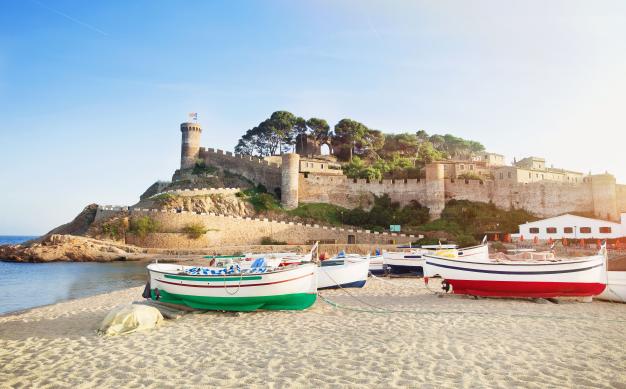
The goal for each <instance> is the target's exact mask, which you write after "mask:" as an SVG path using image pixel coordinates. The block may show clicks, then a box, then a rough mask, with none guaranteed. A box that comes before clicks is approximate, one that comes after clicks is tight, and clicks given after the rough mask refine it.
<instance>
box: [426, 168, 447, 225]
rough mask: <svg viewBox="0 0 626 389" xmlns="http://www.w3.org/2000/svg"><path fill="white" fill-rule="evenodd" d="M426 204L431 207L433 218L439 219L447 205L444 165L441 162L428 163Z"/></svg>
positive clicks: (431, 216)
mask: <svg viewBox="0 0 626 389" xmlns="http://www.w3.org/2000/svg"><path fill="white" fill-rule="evenodd" d="M425 189H426V193H425V196H424V197H425V199H426V201H425V204H424V205H425V206H427V207H428V208H429V209H430V218H431V220H434V219H438V218H439V217H440V216H441V212H443V209H444V208H445V206H446V199H445V191H446V188H445V181H444V167H443V164H440V163H431V164H428V165H426V188H425Z"/></svg>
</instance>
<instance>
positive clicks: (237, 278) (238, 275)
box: [146, 263, 316, 281]
mask: <svg viewBox="0 0 626 389" xmlns="http://www.w3.org/2000/svg"><path fill="white" fill-rule="evenodd" d="M151 265H161V264H160V263H151V264H149V265H148V266H146V269H148V271H150V272H155V273H159V274H167V275H173V276H181V277H221V278H224V279H226V278H227V277H231V278H233V279H234V280H235V281H236V280H239V279H240V278H241V277H249V276H264V275H271V274H277V273H283V272H286V271H292V270H298V268H299V267H300V266H310V265H313V266H316V265H315V264H313V263H302V264H299V265H297V267H294V268H289V266H283V267H279V268H277V269H276V270H275V271H269V272H265V273H236V274H178V273H172V272H164V271H159V270H154V269H151V268H150V266H151ZM167 265H171V264H169V263H168V264H167ZM181 266H183V267H201V266H188V265H181Z"/></svg>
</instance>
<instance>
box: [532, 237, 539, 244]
mask: <svg viewBox="0 0 626 389" xmlns="http://www.w3.org/2000/svg"><path fill="white" fill-rule="evenodd" d="M533 243H534V244H537V243H539V237H538V236H535V237H534V238H533Z"/></svg>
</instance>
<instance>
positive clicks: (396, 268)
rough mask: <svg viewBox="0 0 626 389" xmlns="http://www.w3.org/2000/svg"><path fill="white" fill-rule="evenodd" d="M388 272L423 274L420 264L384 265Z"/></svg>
mask: <svg viewBox="0 0 626 389" xmlns="http://www.w3.org/2000/svg"><path fill="white" fill-rule="evenodd" d="M386 266H387V269H388V271H389V273H392V274H406V273H412V274H418V275H420V274H424V269H422V267H421V266H402V265H386Z"/></svg>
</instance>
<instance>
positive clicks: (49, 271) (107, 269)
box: [0, 235, 147, 314]
mask: <svg viewBox="0 0 626 389" xmlns="http://www.w3.org/2000/svg"><path fill="white" fill-rule="evenodd" d="M33 238H35V237H33V236H2V235H0V244H7V243H9V244H16V243H21V242H24V241H26V240H29V239H33ZM1 260H2V259H1V258H0V314H2V313H7V312H13V311H18V310H22V309H27V308H32V307H37V306H41V305H46V304H53V303H56V302H59V301H64V300H69V299H75V298H79V297H86V296H92V295H95V294H100V293H106V292H110V291H112V290H118V289H124V288H130V287H133V286H139V285H143V284H144V283H145V282H146V279H147V272H146V264H145V263H142V262H111V263H89V262H84V263H83V262H53V263H13V262H1Z"/></svg>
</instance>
